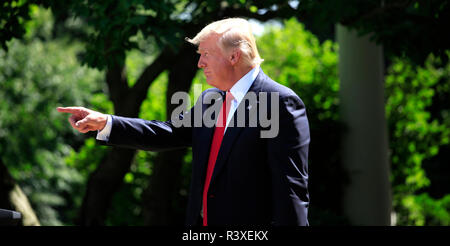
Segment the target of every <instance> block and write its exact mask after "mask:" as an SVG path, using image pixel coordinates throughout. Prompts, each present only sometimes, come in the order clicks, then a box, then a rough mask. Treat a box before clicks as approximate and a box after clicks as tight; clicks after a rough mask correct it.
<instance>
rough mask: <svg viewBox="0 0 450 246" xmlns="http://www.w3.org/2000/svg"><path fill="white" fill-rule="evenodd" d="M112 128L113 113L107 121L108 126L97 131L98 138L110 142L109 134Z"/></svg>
mask: <svg viewBox="0 0 450 246" xmlns="http://www.w3.org/2000/svg"><path fill="white" fill-rule="evenodd" d="M111 129H112V117H111V115H108V121H106V126H105V127H104V128H103V130H101V131H98V133H97V140H101V141H106V142H108V140H109V135H110V134H111Z"/></svg>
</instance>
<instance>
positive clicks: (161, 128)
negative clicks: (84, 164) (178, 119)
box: [100, 115, 192, 151]
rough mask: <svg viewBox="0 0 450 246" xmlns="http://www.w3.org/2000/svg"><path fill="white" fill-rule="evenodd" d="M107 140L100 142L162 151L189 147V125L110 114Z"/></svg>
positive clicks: (190, 133) (190, 136)
mask: <svg viewBox="0 0 450 246" xmlns="http://www.w3.org/2000/svg"><path fill="white" fill-rule="evenodd" d="M111 118H112V126H111V134H110V135H109V140H108V141H106V142H103V141H101V142H100V143H101V144H105V145H112V146H119V147H125V148H134V149H143V150H150V151H163V150H170V149H177V148H183V147H189V146H191V143H192V131H191V128H190V127H184V126H182V127H175V126H174V125H173V124H172V122H171V121H157V120H150V121H149V120H143V119H138V118H127V117H121V116H116V115H112V116H111Z"/></svg>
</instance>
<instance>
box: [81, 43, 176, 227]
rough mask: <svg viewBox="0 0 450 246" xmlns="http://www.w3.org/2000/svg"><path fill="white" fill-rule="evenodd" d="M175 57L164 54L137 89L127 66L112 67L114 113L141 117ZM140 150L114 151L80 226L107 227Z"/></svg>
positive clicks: (95, 176) (94, 182)
mask: <svg viewBox="0 0 450 246" xmlns="http://www.w3.org/2000/svg"><path fill="white" fill-rule="evenodd" d="M173 58H174V54H173V53H172V52H170V51H167V52H165V51H163V52H162V54H161V55H160V56H159V57H158V58H157V59H156V60H155V61H154V62H153V63H152V64H151V65H149V66H148V67H147V68H146V69H145V70H144V71H143V73H142V74H141V76H140V77H139V79H138V81H137V82H136V83H135V85H134V87H132V88H130V87H129V86H128V82H127V76H126V70H125V67H124V66H119V65H116V66H112V67H108V69H107V71H106V83H107V85H108V89H109V96H110V99H111V101H112V102H113V104H114V113H115V114H116V115H120V116H125V117H138V115H139V111H140V108H141V105H142V102H143V101H144V100H145V98H146V97H147V93H148V89H149V87H150V86H151V83H152V82H153V81H154V80H155V79H156V77H157V76H158V75H159V74H161V73H162V72H163V71H164V69H166V67H167V66H168V64H171V61H172V59H173ZM135 153H136V150H132V149H124V148H118V147H113V148H112V149H111V151H110V152H108V154H107V155H106V157H105V158H104V159H103V160H102V162H101V163H100V165H99V166H98V167H97V169H96V170H95V171H94V173H92V174H91V176H90V177H89V181H88V185H87V189H86V194H85V196H84V198H83V204H82V207H81V211H80V215H79V218H78V219H77V221H76V222H75V223H76V224H79V225H104V223H105V219H106V216H107V212H108V209H109V207H110V204H111V200H112V197H113V195H114V193H115V192H116V191H117V190H118V189H119V188H120V185H121V184H122V182H123V177H124V175H125V174H126V173H127V172H128V170H129V168H130V166H131V163H132V161H133V158H134V155H135Z"/></svg>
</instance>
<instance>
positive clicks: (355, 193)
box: [337, 25, 391, 226]
mask: <svg viewBox="0 0 450 246" xmlns="http://www.w3.org/2000/svg"><path fill="white" fill-rule="evenodd" d="M337 40H338V43H339V79H340V82H341V88H340V100H341V115H342V119H343V121H344V123H345V124H346V126H347V131H346V132H345V133H344V140H343V150H342V151H343V152H342V153H343V155H342V156H343V164H344V168H345V169H346V171H347V172H348V177H349V178H350V184H349V185H348V186H347V187H346V189H345V191H344V199H343V201H344V213H345V214H346V215H347V217H348V219H349V221H350V223H351V224H353V225H375V226H383V225H384V226H385V225H390V212H391V194H390V182H389V173H390V172H389V162H388V140H387V126H386V119H385V107H384V82H383V81H384V73H383V55H382V47H380V46H377V45H376V44H375V43H373V42H371V41H370V40H369V38H368V36H364V37H358V35H357V34H356V32H354V31H350V30H349V29H348V28H347V27H344V26H342V25H337Z"/></svg>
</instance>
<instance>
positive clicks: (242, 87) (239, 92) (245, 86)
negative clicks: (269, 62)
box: [230, 66, 259, 104]
mask: <svg viewBox="0 0 450 246" xmlns="http://www.w3.org/2000/svg"><path fill="white" fill-rule="evenodd" d="M258 73H259V66H256V67H254V68H253V69H252V70H250V71H249V72H248V73H247V74H246V75H244V76H243V77H242V78H241V79H240V80H238V82H236V84H234V85H233V87H231V89H230V92H231V94H233V97H234V99H236V101H237V103H238V104H239V103H240V102H241V101H242V98H244V96H245V94H247V92H248V90H249V89H250V86H251V85H252V84H253V82H254V81H255V79H256V76H258Z"/></svg>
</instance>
